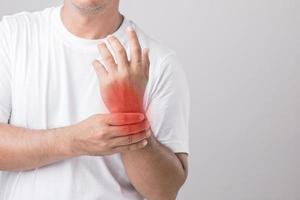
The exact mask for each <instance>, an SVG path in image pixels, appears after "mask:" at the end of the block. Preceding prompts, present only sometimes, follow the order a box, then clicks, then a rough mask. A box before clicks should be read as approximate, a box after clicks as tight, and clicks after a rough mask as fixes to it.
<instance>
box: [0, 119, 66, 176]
mask: <svg viewBox="0 0 300 200" xmlns="http://www.w3.org/2000/svg"><path fill="white" fill-rule="evenodd" d="M68 131H70V129H69V128H59V129H50V130H30V129H25V128H18V127H14V126H11V125H8V124H0V170H5V171H21V170H31V169H34V168H38V167H41V166H45V165H48V164H52V163H54V162H58V161H61V160H64V159H67V158H69V157H71V154H70V150H69V149H68V148H69V145H68V138H67V137H66V136H67V135H68Z"/></svg>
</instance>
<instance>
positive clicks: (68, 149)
mask: <svg viewBox="0 0 300 200" xmlns="http://www.w3.org/2000/svg"><path fill="white" fill-rule="evenodd" d="M141 116H142V115H141V114H126V113H123V114H110V115H94V116H92V117H90V118H89V119H87V120H84V121H82V122H80V123H79V124H76V125H73V126H69V127H65V128H58V129H49V130H30V129H25V128H18V127H14V126H11V125H8V124H0V170H5V171H20V170H31V169H34V168H38V167H42V166H45V165H49V164H52V163H55V162H58V161H61V160H64V159H67V158H71V157H75V156H81V155H91V156H102V155H110V154H114V153H120V152H124V151H131V150H136V149H140V148H144V147H145V145H146V144H145V139H146V138H148V137H149V135H148V134H147V132H146V131H145V129H147V128H148V127H147V126H148V125H147V124H145V123H144V122H143V121H142V120H143V118H142V117H141Z"/></svg>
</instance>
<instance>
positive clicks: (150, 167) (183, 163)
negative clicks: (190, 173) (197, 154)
mask: <svg viewBox="0 0 300 200" xmlns="http://www.w3.org/2000/svg"><path fill="white" fill-rule="evenodd" d="M122 158H123V162H124V165H125V166H126V172H127V174H128V176H129V178H130V180H131V182H132V184H133V185H134V186H135V188H136V189H137V190H138V191H139V192H140V193H142V194H143V195H144V197H145V198H146V199H149V200H174V199H176V196H177V192H178V191H179V189H180V187H181V186H182V185H183V183H184V182H185V180H186V177H187V169H188V167H187V154H184V153H182V154H177V155H176V154H174V153H173V152H172V151H171V150H169V149H168V148H167V147H165V146H163V145H162V144H160V143H159V142H158V141H157V140H156V139H155V138H154V137H151V139H149V145H148V146H147V147H146V148H144V149H141V150H136V151H134V152H130V153H122Z"/></svg>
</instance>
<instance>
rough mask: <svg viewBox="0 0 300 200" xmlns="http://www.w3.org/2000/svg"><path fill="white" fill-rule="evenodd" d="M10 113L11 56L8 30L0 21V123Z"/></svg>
mask: <svg viewBox="0 0 300 200" xmlns="http://www.w3.org/2000/svg"><path fill="white" fill-rule="evenodd" d="M10 113H11V58H10V50H9V31H8V29H7V26H6V23H5V21H4V20H2V21H1V22H0V123H8V121H9V118H10Z"/></svg>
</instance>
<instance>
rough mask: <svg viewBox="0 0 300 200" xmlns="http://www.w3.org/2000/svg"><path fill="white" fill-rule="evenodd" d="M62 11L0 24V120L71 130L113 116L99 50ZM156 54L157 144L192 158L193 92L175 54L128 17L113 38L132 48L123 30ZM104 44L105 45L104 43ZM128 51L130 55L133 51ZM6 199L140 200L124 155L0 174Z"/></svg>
mask: <svg viewBox="0 0 300 200" xmlns="http://www.w3.org/2000/svg"><path fill="white" fill-rule="evenodd" d="M60 11H61V6H60V7H53V8H47V9H45V10H43V11H40V12H35V13H28V12H22V13H19V14H16V15H13V16H6V17H4V18H3V19H2V21H1V23H0V122H2V123H10V124H12V125H15V126H19V127H25V128H29V129H51V128H57V127H65V126H69V125H71V124H75V123H78V122H80V121H82V120H84V119H87V118H88V117H90V116H91V115H93V114H97V113H107V112H108V111H107V108H106V107H105V105H104V104H103V102H102V101H101V96H100V92H99V83H98V80H97V76H96V74H95V72H94V69H93V67H92V65H91V63H92V61H93V60H94V59H95V58H99V59H100V55H99V52H98V50H97V44H98V43H100V42H101V40H87V39H82V38H79V37H76V36H75V35H73V34H71V33H70V32H69V31H68V30H67V29H66V28H65V26H64V25H63V23H62V21H61V18H60ZM129 25H131V26H133V27H135V28H136V30H137V33H138V36H139V40H140V42H141V45H142V47H148V48H150V59H151V67H150V80H149V83H148V86H147V89H146V94H145V101H144V106H145V109H146V110H147V115H149V119H150V120H151V121H150V124H151V127H152V129H153V132H154V134H155V136H156V137H157V138H158V140H159V141H160V142H161V143H162V144H164V145H165V146H167V147H169V148H170V149H171V150H172V151H174V152H186V153H188V118H189V92H188V86H187V81H186V79H185V75H184V72H183V70H182V68H181V66H180V64H179V62H178V60H177V59H176V55H175V53H174V52H173V51H172V50H170V49H168V48H166V47H164V46H162V45H161V44H159V43H158V42H156V41H155V40H153V39H151V38H149V37H148V36H147V35H146V34H145V33H143V32H142V31H141V30H140V29H139V28H138V27H137V26H136V25H135V24H134V23H133V22H131V21H130V20H128V19H125V20H124V22H123V24H122V25H121V27H120V28H119V29H118V30H117V31H116V32H115V33H114V35H115V36H117V37H118V38H119V39H120V40H121V42H122V43H123V44H124V46H125V47H126V49H127V51H128V50H129V46H128V42H127V37H126V34H125V29H126V28H127V27H128V26H129ZM102 41H103V40H102ZM128 52H129V51H128ZM0 199H1V200H83V199H84V200H100V199H103V200H134V199H142V197H141V195H140V194H139V193H138V192H137V191H136V190H135V188H134V187H133V186H132V184H131V183H130V181H129V180H128V177H127V175H126V173H125V170H124V165H123V163H122V160H121V158H120V155H119V154H115V155H112V156H102V157H90V156H81V157H76V158H72V159H68V160H65V161H62V162H58V163H54V164H52V165H49V166H45V167H41V168H37V169H35V170H31V171H20V172H5V171H0Z"/></svg>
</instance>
